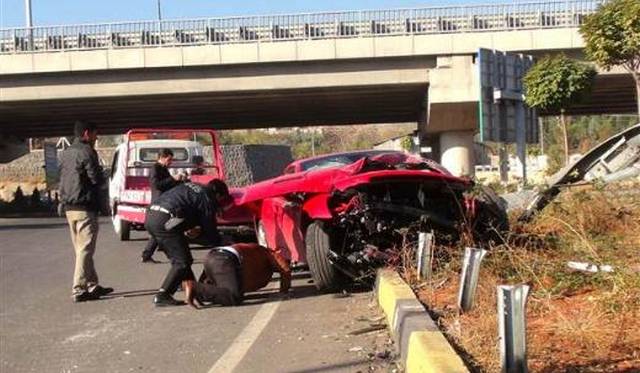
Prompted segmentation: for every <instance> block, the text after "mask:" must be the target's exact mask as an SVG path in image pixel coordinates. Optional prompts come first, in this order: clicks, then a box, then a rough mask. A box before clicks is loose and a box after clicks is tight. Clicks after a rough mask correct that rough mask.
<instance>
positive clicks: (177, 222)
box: [145, 179, 229, 307]
mask: <svg viewBox="0 0 640 373" xmlns="http://www.w3.org/2000/svg"><path fill="white" fill-rule="evenodd" d="M228 196H229V190H228V188H227V185H226V184H225V183H224V182H222V181H221V180H217V179H216V180H212V181H210V182H209V183H208V184H207V185H206V186H203V185H199V184H194V183H184V184H180V185H178V186H176V187H174V188H173V189H171V190H169V191H167V192H165V193H163V194H162V195H161V196H160V197H158V199H157V200H156V201H155V202H154V203H153V204H152V205H151V206H149V210H148V211H147V218H146V221H145V228H146V229H147V231H149V233H150V234H151V235H152V236H153V237H154V238H155V239H156V240H157V241H158V244H159V245H160V246H161V247H162V248H163V249H164V252H165V254H166V255H167V257H168V258H169V260H170V261H171V269H170V270H169V273H167V275H166V277H165V279H164V281H163V282H162V285H161V287H160V289H159V290H158V293H157V294H156V296H155V298H154V299H153V303H154V304H155V305H156V306H157V307H164V306H178V305H182V304H184V303H183V302H180V301H177V300H175V299H174V298H173V294H174V293H175V292H176V290H177V289H178V286H179V285H180V282H181V281H183V280H194V279H195V277H194V274H193V271H192V270H191V264H193V257H192V256H191V251H189V243H188V242H187V237H185V233H187V234H189V235H190V236H192V235H193V236H195V234H193V232H195V231H197V232H198V234H199V233H200V232H202V236H204V237H203V238H204V239H205V240H206V241H207V242H208V243H210V244H212V245H219V244H220V241H221V240H220V234H219V233H218V229H217V226H216V220H215V219H216V210H217V207H218V206H219V204H220V202H221V201H223V200H224V199H226V198H228ZM196 227H199V228H196Z"/></svg>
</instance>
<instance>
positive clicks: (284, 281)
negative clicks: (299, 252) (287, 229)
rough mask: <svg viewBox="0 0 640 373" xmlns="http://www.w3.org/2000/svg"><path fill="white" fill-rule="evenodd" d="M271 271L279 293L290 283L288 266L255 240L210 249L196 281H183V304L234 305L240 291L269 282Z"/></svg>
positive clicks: (280, 256) (242, 293)
mask: <svg viewBox="0 0 640 373" xmlns="http://www.w3.org/2000/svg"><path fill="white" fill-rule="evenodd" d="M274 272H279V273H280V293H282V294H286V293H287V292H288V291H289V287H290V286H291V269H290V268H289V264H288V263H287V261H286V260H285V259H284V257H283V256H282V255H281V254H280V252H279V251H278V250H273V249H269V248H266V247H262V246H260V245H258V244H255V243H238V244H234V245H231V246H223V247H217V248H215V249H212V250H211V251H210V252H209V253H208V254H207V257H206V258H205V260H204V270H203V271H202V275H201V276H200V280H199V281H198V282H197V283H194V282H193V281H192V280H186V281H185V282H183V286H182V287H183V288H184V289H185V292H186V295H187V303H189V305H191V306H193V307H196V308H197V306H196V304H195V303H194V299H195V301H197V302H198V303H203V302H211V303H217V304H221V305H223V306H236V305H238V304H240V303H241V302H242V298H243V296H244V293H248V292H252V291H256V290H258V289H261V288H263V287H265V286H267V284H268V283H269V281H271V277H272V276H273V273H274Z"/></svg>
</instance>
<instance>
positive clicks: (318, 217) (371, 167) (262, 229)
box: [234, 151, 478, 290]
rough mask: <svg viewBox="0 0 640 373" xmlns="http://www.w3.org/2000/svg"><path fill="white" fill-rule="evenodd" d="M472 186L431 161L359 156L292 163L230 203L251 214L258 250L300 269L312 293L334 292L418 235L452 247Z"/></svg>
mask: <svg viewBox="0 0 640 373" xmlns="http://www.w3.org/2000/svg"><path fill="white" fill-rule="evenodd" d="M472 186H473V185H472V182H471V181H469V180H467V179H462V178H458V177H454V176H452V175H451V174H450V173H449V172H447V171H446V170H445V169H444V168H443V167H441V166H440V165H438V164H437V163H436V162H434V161H431V160H428V159H423V158H420V157H416V156H412V155H408V154H405V153H402V152H393V151H367V152H352V153H339V154H330V155H327V156H322V157H315V158H310V159H305V160H301V161H296V162H294V163H292V164H291V165H289V166H288V167H287V168H286V169H285V174H284V175H283V176H280V177H277V178H274V179H270V180H266V181H263V182H260V183H257V184H254V185H251V186H249V187H247V188H244V189H243V190H242V193H241V194H238V195H236V196H235V198H234V199H235V202H236V204H238V205H241V206H243V207H248V208H250V209H251V210H252V211H253V212H254V214H255V216H256V218H257V220H256V221H257V235H258V241H259V242H260V243H261V244H263V245H267V246H269V247H278V248H281V249H284V251H285V253H287V254H288V256H289V259H290V260H291V261H292V262H294V263H295V262H297V263H307V264H308V266H309V270H310V272H311V274H312V277H313V279H314V282H315V285H316V287H318V288H319V289H322V290H336V289H339V288H341V287H342V286H343V285H344V284H345V282H353V281H362V280H365V279H368V278H370V277H371V274H372V269H373V268H375V267H376V266H378V265H381V264H383V263H385V262H388V261H389V260H391V258H393V256H394V253H395V254H396V257H397V252H398V249H400V248H401V247H402V246H403V245H405V244H406V242H409V241H412V240H413V241H414V242H415V241H416V240H417V233H418V232H420V231H434V232H436V233H437V235H438V236H440V237H442V238H446V239H453V240H456V239H458V235H459V232H460V228H461V226H462V224H463V223H464V222H465V221H466V219H468V217H469V216H472V215H475V214H476V213H477V211H476V210H477V206H478V205H477V204H476V203H475V201H474V200H473V199H470V198H466V197H465V193H466V192H468V191H469V190H470V189H471V188H472Z"/></svg>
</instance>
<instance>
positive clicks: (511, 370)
mask: <svg viewBox="0 0 640 373" xmlns="http://www.w3.org/2000/svg"><path fill="white" fill-rule="evenodd" d="M497 290H498V326H499V332H500V334H499V337H500V358H501V362H502V372H503V373H527V372H528V367H527V338H526V337H527V324H526V312H525V306H526V303H527V295H528V294H529V286H528V285H524V284H520V285H499V286H498V287H497Z"/></svg>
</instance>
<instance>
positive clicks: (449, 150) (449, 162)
mask: <svg viewBox="0 0 640 373" xmlns="http://www.w3.org/2000/svg"><path fill="white" fill-rule="evenodd" d="M473 136H474V131H449V132H443V133H441V134H440V154H441V157H442V158H441V159H440V163H441V164H442V165H443V166H444V167H445V168H446V169H447V170H449V172H451V173H452V174H454V175H455V176H473V175H474V173H475V172H474V166H475V164H476V163H475V156H474V149H473Z"/></svg>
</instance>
